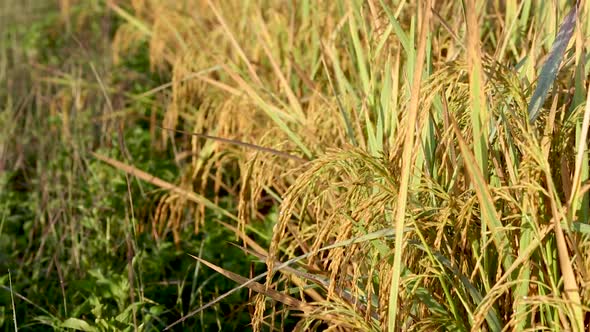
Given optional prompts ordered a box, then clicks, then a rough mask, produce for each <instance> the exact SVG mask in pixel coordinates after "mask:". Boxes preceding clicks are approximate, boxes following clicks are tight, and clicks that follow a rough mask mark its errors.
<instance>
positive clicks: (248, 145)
mask: <svg viewBox="0 0 590 332" xmlns="http://www.w3.org/2000/svg"><path fill="white" fill-rule="evenodd" d="M160 128H161V129H163V130H168V131H172V132H175V133H180V134H185V135H190V136H196V137H200V138H206V139H210V140H214V141H217V142H222V143H227V144H232V145H236V146H241V147H244V148H248V149H253V150H257V151H260V152H266V153H270V154H274V155H275V156H279V157H282V158H287V159H291V160H296V161H298V162H301V163H305V162H308V161H309V160H307V159H305V158H301V157H297V156H295V155H292V154H289V153H287V152H283V151H279V150H276V149H271V148H267V147H264V146H260V145H256V144H252V143H246V142H242V141H238V140H235V139H228V138H223V137H217V136H212V135H207V134H200V133H191V132H188V131H183V130H178V129H172V128H163V127H160Z"/></svg>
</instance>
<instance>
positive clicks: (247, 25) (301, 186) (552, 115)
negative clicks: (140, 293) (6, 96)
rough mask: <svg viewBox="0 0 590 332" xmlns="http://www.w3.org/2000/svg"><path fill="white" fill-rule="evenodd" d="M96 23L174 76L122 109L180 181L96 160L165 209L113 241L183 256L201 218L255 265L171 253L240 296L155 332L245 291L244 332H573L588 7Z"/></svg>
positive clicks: (452, 7) (483, 4) (353, 10)
mask: <svg viewBox="0 0 590 332" xmlns="http://www.w3.org/2000/svg"><path fill="white" fill-rule="evenodd" d="M100 8H103V9H104V10H108V11H109V13H111V14H112V15H115V16H116V17H117V19H118V20H119V23H120V25H119V26H118V28H117V29H116V32H115V34H114V37H113V44H112V51H113V54H112V55H113V59H114V60H115V62H117V61H122V60H121V59H124V58H125V56H126V54H130V53H131V54H136V53H142V52H143V53H142V54H144V55H145V56H146V58H149V67H150V70H151V71H152V72H153V73H159V74H161V75H164V76H165V75H169V76H170V83H166V84H163V85H161V86H153V87H146V89H145V91H141V92H133V93H132V92H128V91H125V93H124V94H123V96H122V97H121V98H123V99H122V100H124V101H126V102H127V103H129V105H131V106H128V107H127V108H125V107H122V106H121V109H122V110H129V109H134V108H136V107H139V108H141V107H145V106H146V104H147V105H148V107H150V108H151V110H152V112H154V113H155V114H156V115H153V116H151V115H150V116H151V118H150V129H151V134H152V136H151V137H152V139H154V141H153V143H154V146H155V147H158V148H160V149H168V151H171V152H170V153H171V154H172V157H173V158H174V162H175V163H176V165H177V166H179V169H180V175H179V176H178V177H177V178H176V179H168V180H166V179H161V178H160V177H161V176H157V175H155V174H153V173H154V172H155V170H152V171H147V172H146V170H145V169H142V168H145V166H146V165H142V164H141V162H138V161H137V160H134V159H133V158H131V157H130V155H129V154H126V153H123V152H122V153H120V154H118V155H110V156H106V155H105V154H104V153H103V152H102V151H98V152H95V153H94V154H93V156H94V158H96V159H92V160H94V161H96V160H97V159H98V160H101V161H104V162H106V163H107V164H110V165H111V166H113V167H114V169H116V170H118V171H120V172H121V173H120V174H127V178H126V183H130V182H132V181H136V182H137V183H145V182H148V183H151V184H152V185H155V186H158V187H160V188H162V189H164V190H165V191H166V193H165V195H164V197H161V199H160V200H159V203H158V205H157V208H156V211H155V212H154V213H153V216H154V217H153V219H152V220H151V221H150V223H148V224H149V225H147V226H146V223H145V221H142V220H136V218H132V219H133V220H134V224H132V226H133V225H135V223H137V225H136V226H133V227H130V228H129V230H128V232H129V233H124V234H127V235H128V236H127V238H128V239H131V238H136V237H137V236H139V235H138V233H139V232H140V231H143V230H149V231H150V232H151V235H152V236H153V237H155V238H157V239H159V240H162V239H165V238H166V234H169V233H171V234H172V239H173V242H174V243H175V244H176V245H177V246H179V247H181V248H182V247H183V245H184V246H186V240H184V239H183V236H187V235H186V233H183V232H184V231H185V230H186V228H187V227H188V223H187V220H188V221H189V222H190V223H191V226H190V230H191V231H192V232H195V233H198V234H200V233H202V232H204V231H205V232H206V231H207V229H210V227H212V226H211V224H212V221H213V219H216V220H218V221H219V222H220V223H221V224H222V225H224V227H226V228H227V229H228V230H231V232H233V233H234V234H235V236H236V239H237V240H238V242H239V243H240V244H241V247H240V250H242V251H243V253H244V260H246V259H250V260H253V261H255V262H257V264H256V265H254V268H253V269H252V271H251V273H250V275H249V276H245V275H240V274H238V273H237V272H238V271H236V270H235V269H236V268H237V267H235V266H234V267H232V266H229V264H226V265H224V264H223V263H211V262H210V259H204V258H203V257H201V256H199V255H198V253H196V252H191V249H186V248H185V249H184V250H185V251H188V252H190V253H191V254H194V258H195V262H198V264H199V265H198V266H199V267H200V266H201V265H200V264H203V265H206V266H208V268H211V269H213V270H214V271H216V272H217V273H219V274H220V275H223V276H225V277H227V278H228V279H230V280H233V281H234V282H236V283H237V285H236V287H235V288H234V289H232V290H229V291H227V292H226V293H224V294H223V295H222V296H220V297H219V298H214V297H211V298H207V299H203V300H202V302H201V303H200V305H195V303H196V302H194V301H191V305H189V307H188V309H187V310H183V311H182V312H181V313H180V314H179V316H178V317H175V319H173V320H172V321H170V320H169V321H167V323H166V326H167V327H168V328H169V329H175V328H178V327H179V326H183V325H177V324H187V323H186V322H187V321H188V320H190V319H194V317H198V315H203V313H204V312H208V311H210V310H211V307H213V308H218V307H217V305H218V304H219V303H224V302H225V303H227V302H226V301H227V298H228V297H229V296H232V295H233V294H234V293H237V292H243V288H248V289H249V290H250V292H251V298H252V308H251V312H250V313H251V324H252V325H251V327H252V328H253V329H254V330H274V329H296V330H321V329H325V328H331V329H334V330H363V331H365V330H367V331H368V330H374V331H382V330H389V331H407V330H421V331H422V330H423V331H431V330H452V331H456V330H459V331H468V330H473V331H478V330H485V331H502V330H518V331H524V330H573V331H583V330H587V329H588V328H589V327H588V326H589V325H588V324H589V322H588V319H587V318H586V317H587V313H586V312H587V309H588V301H589V300H588V299H589V295H588V294H589V292H588V289H587V286H586V285H587V282H586V281H587V278H588V268H587V265H588V260H587V259H586V258H585V257H587V256H588V255H587V254H586V253H587V250H588V232H589V229H590V227H588V220H587V218H588V213H589V212H588V211H590V210H589V209H590V207H589V206H588V204H589V200H588V197H589V196H588V192H587V191H588V189H589V188H590V187H589V186H588V184H587V183H588V182H587V180H588V175H589V173H588V172H589V171H588V166H589V165H588V156H587V153H586V151H587V147H586V142H587V135H588V125H589V123H590V109H589V108H588V98H589V97H590V94H588V91H586V90H587V88H586V83H587V82H586V77H587V71H588V69H589V68H588V62H587V53H586V46H587V40H586V38H585V36H587V35H588V32H589V28H590V27H589V26H588V23H587V22H586V21H585V20H583V19H582V18H584V17H586V16H587V14H588V12H589V5H588V3H587V2H584V1H582V2H581V3H577V4H571V3H570V2H567V1H553V2H533V1H528V0H523V1H475V0H466V1H464V2H452V1H447V2H437V1H409V2H408V1H384V0H379V1H377V0H366V1H360V0H337V1H322V2H313V1H308V0H302V1H293V2H279V1H271V2H267V1H261V0H260V1H259V0H256V1H222V2H216V1H211V0H184V1H158V0H152V1H148V0H135V1H118V2H114V1H108V2H106V4H102V7H100ZM95 76H96V75H95ZM96 81H98V80H96ZM123 81H125V78H123ZM97 91H100V93H101V94H102V95H104V96H106V98H104V99H105V100H109V98H112V97H111V96H112V95H113V94H115V93H114V91H111V90H109V86H108V84H106V85H105V84H99V87H98V89H97ZM66 96H67V94H66ZM146 100H149V101H150V102H148V103H146V102H145V101H146ZM154 100H157V102H156V101H154ZM107 106H108V110H109V114H108V115H106V116H107V118H110V117H116V114H117V112H118V111H119V109H118V107H117V106H113V103H111V104H110V106H109V105H107ZM111 107H112V108H111ZM154 113H151V114H154ZM103 129H104V128H103ZM64 135H65V133H64ZM156 139H157V140H158V142H155V140H156ZM119 148H120V150H121V151H125V149H124V146H123V145H121V144H119ZM172 157H171V158H172ZM101 165H102V164H101ZM103 166H104V165H103ZM135 195H136V194H134V193H133V192H132V191H129V193H128V194H127V197H128V198H129V200H130V201H131V200H134V199H135V197H136V196H135ZM130 206H133V205H132V204H131V205H130ZM131 212H133V210H131ZM132 216H133V214H132ZM269 224H270V225H272V230H271V229H269V227H270V226H269ZM265 230H266V231H268V232H265ZM269 233H270V234H271V235H269ZM131 243H132V244H133V245H130V248H131V247H133V251H135V250H137V248H136V243H137V241H136V240H133V241H131ZM134 243H135V244H134ZM189 247H190V245H189ZM131 255H132V254H131ZM226 263H227V262H226ZM222 265H223V266H222ZM261 270H262V271H264V272H263V273H262V274H258V275H256V273H255V271H261ZM128 279H129V280H132V279H133V278H131V277H130V278H128ZM139 282H141V281H140V280H139ZM130 294H136V292H134V291H133V290H132V291H131V293H130ZM132 302H133V301H132ZM218 302H219V303H218ZM174 320H175V321H174ZM134 326H135V327H136V328H137V327H138V324H134ZM184 327H185V328H186V327H187V325H184Z"/></svg>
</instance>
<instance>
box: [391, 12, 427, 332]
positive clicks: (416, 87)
mask: <svg viewBox="0 0 590 332" xmlns="http://www.w3.org/2000/svg"><path fill="white" fill-rule="evenodd" d="M430 8H432V1H425V2H424V3H423V4H422V6H421V13H422V24H421V28H420V38H419V41H418V54H417V59H416V67H415V68H414V81H413V82H412V97H411V99H410V109H409V114H408V118H407V122H406V136H405V138H404V149H403V153H402V156H401V159H402V172H401V182H400V187H399V196H398V205H397V209H396V214H395V237H396V241H395V252H394V259H393V271H392V273H393V277H392V278H391V289H390V295H389V311H388V323H387V324H388V330H389V332H394V331H395V324H396V320H397V303H398V297H399V293H398V292H399V288H400V287H399V285H400V276H401V268H402V264H401V263H402V257H403V250H404V241H403V231H404V227H405V218H406V202H407V200H408V188H409V186H410V173H411V169H412V166H413V165H414V160H415V154H414V153H413V151H414V150H415V149H414V144H415V140H416V138H415V133H416V131H417V129H416V119H417V118H418V106H419V103H420V87H421V85H422V73H423V70H424V62H425V59H426V42H427V40H426V38H427V36H428V31H429V29H430V16H431V15H432V11H431V10H430ZM418 132H419V130H418Z"/></svg>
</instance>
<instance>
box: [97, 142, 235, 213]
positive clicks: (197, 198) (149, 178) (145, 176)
mask: <svg viewBox="0 0 590 332" xmlns="http://www.w3.org/2000/svg"><path fill="white" fill-rule="evenodd" d="M92 155H93V156H94V157H96V158H97V159H99V160H102V161H104V162H105V163H107V164H110V165H111V166H113V167H115V168H117V169H120V170H122V171H124V172H126V173H128V174H130V175H133V176H136V177H137V178H139V179H141V180H143V181H146V182H149V183H151V184H153V185H155V186H157V187H160V188H162V189H165V190H169V191H171V192H174V193H176V194H179V195H182V196H184V197H186V198H187V199H189V200H190V201H193V202H195V203H198V204H203V205H204V206H206V207H208V208H210V209H211V210H214V211H217V212H219V213H221V214H223V215H224V216H226V217H228V218H230V219H232V220H235V221H237V220H238V218H237V217H236V216H235V215H233V214H231V213H229V212H228V211H227V210H225V209H222V208H220V207H219V206H218V205H217V204H215V203H213V202H211V201H210V200H208V199H207V198H205V197H203V196H201V195H199V194H197V193H195V192H192V191H188V190H186V189H183V188H180V187H178V186H175V185H174V184H172V183H170V182H166V181H164V180H162V179H160V178H158V177H155V176H153V175H151V174H149V173H146V172H144V171H142V170H140V169H138V168H136V167H134V166H131V165H127V164H125V163H123V162H120V161H118V160H115V159H112V158H109V157H107V156H103V155H101V154H99V153H96V152H92Z"/></svg>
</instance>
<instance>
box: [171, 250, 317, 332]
mask: <svg viewBox="0 0 590 332" xmlns="http://www.w3.org/2000/svg"><path fill="white" fill-rule="evenodd" d="M189 256H191V257H192V258H194V259H195V260H197V261H199V262H200V263H202V264H204V265H206V266H208V267H209V268H211V269H213V270H215V271H216V272H217V273H219V274H221V275H224V276H226V277H227V278H228V279H231V280H233V281H235V282H236V283H238V284H241V286H240V288H243V287H247V288H249V289H251V290H253V291H255V292H258V293H261V294H264V295H266V296H268V297H270V298H271V299H273V300H275V301H279V302H281V303H283V304H285V305H287V306H289V307H291V308H292V309H295V310H300V311H303V312H310V311H312V310H313V306H312V305H309V304H307V303H305V302H301V301H299V300H297V299H295V298H294V297H291V296H289V295H286V294H283V293H280V292H278V291H275V290H273V289H267V288H266V287H264V285H262V284H260V283H258V282H255V281H252V279H248V278H244V277H242V276H241V275H239V274H235V273H233V272H231V271H228V270H225V269H223V268H221V267H219V266H217V265H215V264H212V263H209V262H208V261H206V260H204V259H201V258H199V257H197V256H193V255H191V254H189ZM226 294H227V293H226ZM224 295H225V294H224ZM218 299H219V298H218ZM217 302H218V301H217V300H216V301H213V302H209V303H208V304H206V305H204V306H202V307H200V308H198V309H196V310H194V311H192V312H190V313H188V314H187V315H186V316H184V317H182V318H181V319H179V320H177V321H175V322H174V323H172V324H170V325H168V326H167V327H166V328H165V329H164V331H167V330H169V329H171V328H172V327H174V326H176V325H178V324H180V323H182V322H183V321H185V320H186V319H188V318H190V317H192V316H194V315H196V314H197V313H198V312H200V311H202V310H204V309H206V308H208V307H210V306H211V305H213V304H215V303H217Z"/></svg>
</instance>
